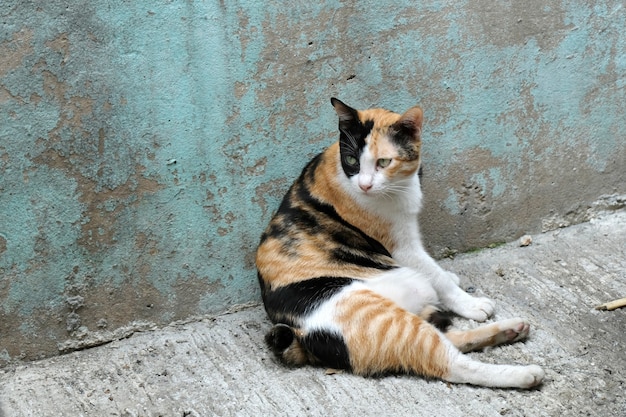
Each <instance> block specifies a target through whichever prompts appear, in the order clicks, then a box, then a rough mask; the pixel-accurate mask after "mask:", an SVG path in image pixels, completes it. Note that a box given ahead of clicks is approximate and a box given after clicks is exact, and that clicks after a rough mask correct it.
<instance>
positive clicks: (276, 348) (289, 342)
mask: <svg viewBox="0 0 626 417" xmlns="http://www.w3.org/2000/svg"><path fill="white" fill-rule="evenodd" d="M300 337H301V332H300V330H299V329H296V328H293V327H290V326H287V325H286V324H282V323H278V324H276V325H274V327H272V329H271V330H270V331H269V333H267V334H266V335H265V343H266V344H267V346H269V348H270V349H271V350H272V352H274V354H275V355H276V356H277V357H278V358H279V359H281V360H282V361H283V362H284V363H285V364H287V365H290V366H302V365H306V364H309V363H310V364H313V363H315V362H316V361H315V360H314V358H313V357H312V356H311V354H310V353H309V352H307V351H306V349H304V347H303V346H302V343H300Z"/></svg>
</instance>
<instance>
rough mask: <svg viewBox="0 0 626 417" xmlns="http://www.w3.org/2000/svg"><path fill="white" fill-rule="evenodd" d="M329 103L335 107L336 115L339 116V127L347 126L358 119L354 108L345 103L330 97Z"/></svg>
mask: <svg viewBox="0 0 626 417" xmlns="http://www.w3.org/2000/svg"><path fill="white" fill-rule="evenodd" d="M330 103H331V104H332V105H333V107H334V108H335V111H336V112H337V116H339V127H340V128H341V127H342V126H349V125H352V124H353V123H355V122H357V121H358V120H359V114H358V112H357V110H356V109H353V108H352V107H350V106H348V105H347V104H345V103H344V102H343V101H341V100H339V99H336V98H335V97H332V98H331V99H330Z"/></svg>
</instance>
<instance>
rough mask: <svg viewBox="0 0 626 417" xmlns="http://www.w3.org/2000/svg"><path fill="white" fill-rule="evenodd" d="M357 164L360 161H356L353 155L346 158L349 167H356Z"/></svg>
mask: <svg viewBox="0 0 626 417" xmlns="http://www.w3.org/2000/svg"><path fill="white" fill-rule="evenodd" d="M357 162H359V161H358V159H356V158H355V157H354V156H352V155H348V156H346V163H347V164H348V165H350V166H354V165H356V164H357Z"/></svg>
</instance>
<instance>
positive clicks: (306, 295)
mask: <svg viewBox="0 0 626 417" xmlns="http://www.w3.org/2000/svg"><path fill="white" fill-rule="evenodd" d="M258 277H259V282H260V284H261V295H262V297H263V304H264V305H265V311H267V314H268V316H269V317H270V319H271V320H272V321H273V322H275V323H278V322H282V323H286V324H288V325H290V326H295V325H296V323H290V322H289V321H290V320H289V317H303V316H306V315H307V314H308V313H310V312H312V311H313V310H315V309H316V308H317V307H319V306H320V304H322V303H323V302H324V301H327V300H328V299H329V298H331V297H332V296H333V295H335V294H337V293H338V292H339V291H341V290H342V289H343V288H344V287H346V286H347V285H350V284H351V283H352V282H354V281H356V280H355V279H353V278H340V277H319V278H312V279H307V280H306V281H299V282H294V283H292V284H288V285H285V286H282V287H278V288H276V289H274V290H271V289H269V288H268V287H267V286H266V285H265V283H264V282H263V278H262V277H261V275H260V274H259V275H258Z"/></svg>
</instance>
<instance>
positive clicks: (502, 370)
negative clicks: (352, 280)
mask: <svg viewBox="0 0 626 417" xmlns="http://www.w3.org/2000/svg"><path fill="white" fill-rule="evenodd" d="M331 301H332V302H333V304H332V308H331V309H330V310H332V311H330V310H329V311H328V312H329V313H332V326H333V327H334V328H336V329H337V332H336V333H334V334H335V337H334V338H332V343H333V345H337V342H339V341H341V342H342V344H341V346H340V347H342V348H341V349H332V350H329V349H328V347H326V346H322V345H320V344H319V342H320V341H321V340H322V339H319V340H317V339H316V340H314V341H315V342H316V343H315V344H309V345H308V346H307V348H308V349H309V350H310V351H311V352H312V353H313V355H315V356H316V357H318V358H320V357H321V355H320V354H319V353H318V352H320V353H325V354H326V353H328V352H331V353H334V352H335V350H336V351H337V353H336V356H337V357H345V356H344V355H343V352H344V350H343V346H345V351H347V353H348V355H347V356H348V358H349V359H348V360H349V368H350V369H351V370H352V371H353V372H354V373H356V374H359V375H372V374H380V373H386V372H409V373H415V374H419V375H424V376H428V377H434V378H439V379H442V380H445V381H450V382H458V383H467V384H474V385H482V386H491V387H502V388H504V387H509V388H530V387H532V386H535V385H537V384H539V383H541V381H542V379H543V377H544V373H543V370H542V369H541V368H540V367H538V366H535V365H530V366H514V365H492V364H486V363H482V362H478V361H476V360H474V359H472V358H471V357H469V356H467V355H464V354H463V353H462V352H461V351H460V350H459V349H457V348H456V347H455V346H454V344H453V343H452V342H451V341H450V340H449V339H447V338H446V337H445V336H444V334H443V333H441V332H440V331H438V330H437V329H435V327H434V326H432V325H431V324H429V323H428V322H426V321H425V320H423V319H422V318H420V317H419V316H418V315H416V314H413V313H410V312H408V311H406V310H405V309H403V308H401V307H400V306H399V305H397V304H396V303H395V302H393V301H392V300H390V299H389V298H386V297H383V296H382V295H380V294H377V293H376V292H374V291H372V290H370V289H368V288H366V287H365V286H361V285H359V286H356V285H355V286H353V287H352V288H346V291H345V292H343V294H341V296H339V297H337V298H335V299H334V300H331ZM323 308H324V307H322V309H323ZM325 316H326V317H328V318H330V316H329V315H325ZM318 323H320V324H321V322H320V321H319V320H318ZM316 327H317V326H316ZM509 327H510V326H509ZM513 327H515V326H513ZM492 333H493V332H492ZM496 333H497V334H500V333H506V330H504V331H503V332H496ZM322 362H323V363H324V362H325V361H322ZM327 366H328V365H327Z"/></svg>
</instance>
